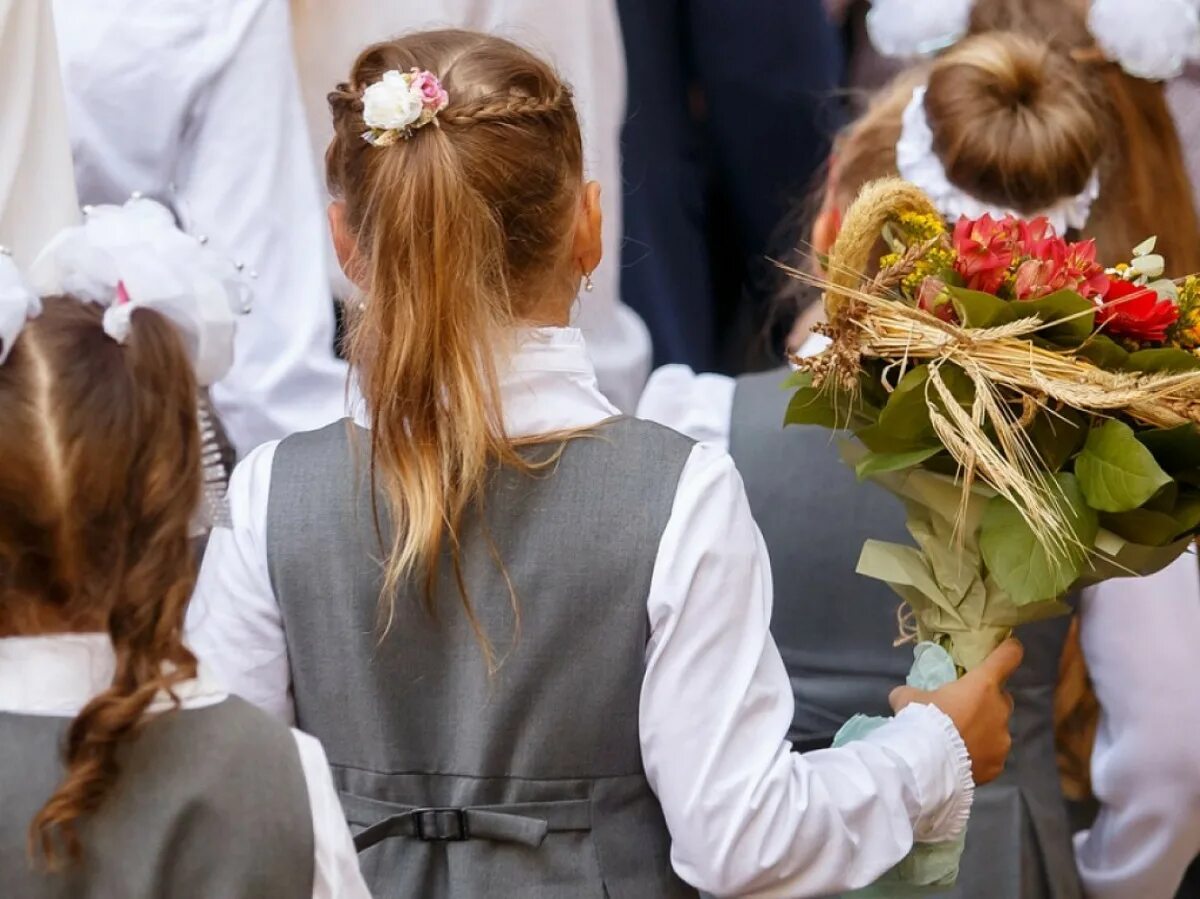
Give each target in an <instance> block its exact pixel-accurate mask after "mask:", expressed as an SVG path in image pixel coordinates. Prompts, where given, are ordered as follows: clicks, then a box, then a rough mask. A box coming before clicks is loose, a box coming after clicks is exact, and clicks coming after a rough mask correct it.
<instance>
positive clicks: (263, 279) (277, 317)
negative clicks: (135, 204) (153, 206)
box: [55, 0, 346, 454]
mask: <svg viewBox="0 0 1200 899" xmlns="http://www.w3.org/2000/svg"><path fill="white" fill-rule="evenodd" d="M55 13H56V19H57V22H56V24H57V28H58V35H59V50H60V53H61V58H62V66H63V81H64V84H65V86H66V91H67V99H68V120H69V123H70V128H71V143H72V148H73V151H74V156H75V172H76V177H77V181H78V185H79V196H80V200H81V201H82V202H84V203H101V202H117V203H120V202H123V201H124V200H126V199H127V198H128V197H129V194H130V193H131V192H132V191H135V190H139V191H142V192H143V193H145V194H146V195H147V196H150V197H153V198H155V199H158V200H161V201H163V202H164V203H166V204H167V205H168V206H171V207H172V208H174V209H175V210H176V212H177V214H178V215H179V217H180V218H181V220H182V223H183V226H184V228H185V229H186V230H188V231H189V232H191V233H193V234H198V235H199V234H202V235H205V236H207V237H208V238H209V240H210V241H211V242H212V244H213V246H215V247H216V248H217V249H219V250H221V251H222V252H223V253H225V254H226V255H228V256H229V257H230V258H232V259H234V260H237V261H241V262H244V263H245V265H246V266H247V268H248V269H250V270H253V271H255V272H256V273H257V275H258V277H257V278H256V279H255V280H254V281H253V287H254V310H253V312H251V314H250V315H248V316H246V317H244V318H243V319H241V320H240V321H239V322H238V336H237V346H236V355H235V360H234V365H233V369H232V370H231V371H230V372H229V374H228V375H227V376H226V377H225V378H224V379H223V380H222V381H220V382H219V383H218V384H217V385H215V386H214V387H213V390H212V396H213V401H214V403H215V404H216V407H217V410H218V412H219V413H220V415H221V419H222V422H223V423H224V425H225V428H226V430H227V431H228V433H229V436H230V438H231V439H232V441H233V443H234V446H235V447H236V448H237V450H238V452H239V453H241V454H245V453H246V452H248V451H249V450H251V449H253V448H254V447H255V446H257V445H258V444H260V443H262V442H264V441H266V440H272V439H276V438H279V437H283V436H285V435H287V434H290V433H292V432H293V431H298V430H305V429H308V428H316V427H320V426H322V425H324V424H327V423H328V422H330V421H333V420H335V419H337V418H339V417H340V416H341V415H342V414H343V411H344V406H345V388H346V366H345V365H344V364H343V363H341V362H339V361H338V360H337V359H336V358H335V356H334V351H333V341H334V322H333V305H332V300H331V297H330V293H329V278H328V271H327V268H326V265H325V257H324V256H323V248H324V245H325V243H324V242H325V218H324V207H323V203H322V196H323V195H322V194H321V193H320V191H319V187H318V184H317V182H316V178H315V176H314V173H313V171H314V170H313V161H312V158H311V155H310V154H311V147H310V144H309V142H308V139H307V132H306V131H305V122H304V112H303V108H302V106H301V103H300V96H299V89H298V87H297V80H296V71H295V65H294V62H293V59H292V51H291V40H290V35H291V30H290V20H289V17H288V7H287V2H286V0H173V2H171V3H146V2H141V0H105V2H103V3H97V2H95V0H55Z"/></svg>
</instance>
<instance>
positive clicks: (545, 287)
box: [326, 31, 583, 614]
mask: <svg viewBox="0 0 1200 899" xmlns="http://www.w3.org/2000/svg"><path fill="white" fill-rule="evenodd" d="M413 70H418V71H420V72H429V73H432V75H434V76H436V77H437V78H438V79H439V80H440V83H441V86H442V87H443V88H444V90H445V91H446V96H447V98H448V103H447V105H446V106H445V108H444V109H441V110H440V112H438V114H437V116H436V118H435V119H434V120H433V121H431V122H430V123H428V124H427V125H425V126H424V127H420V128H419V129H415V130H412V131H409V132H407V134H406V135H404V136H401V137H399V139H395V140H394V141H393V142H390V143H385V142H372V141H369V140H366V139H365V135H368V134H369V132H370V127H369V126H368V124H367V122H366V121H365V120H364V93H365V92H366V91H367V90H368V88H370V87H371V86H372V85H375V84H377V83H379V82H381V81H383V80H384V77H385V73H394V74H392V76H391V77H392V78H393V79H394V78H398V77H399V76H400V75H402V74H406V73H410V72H412V71H413ZM329 102H330V108H331V110H332V114H333V119H334V132H335V133H334V138H333V142H332V143H331V144H330V146H329V149H328V151H327V153H326V170H327V177H328V182H329V187H330V191H331V193H332V194H333V196H334V197H335V198H336V199H338V200H340V201H342V202H344V204H345V209H344V221H345V224H346V226H348V228H349V230H350V231H351V232H352V233H353V236H354V244H355V247H356V253H355V258H354V260H353V261H352V262H351V263H350V264H349V274H350V275H351V276H352V278H353V280H354V281H355V282H356V283H357V284H358V285H359V286H360V287H361V288H362V291H363V294H364V299H363V303H362V306H361V309H360V311H358V312H357V313H356V314H355V316H354V318H355V321H354V323H353V324H352V327H351V330H350V335H349V354H350V358H351V362H352V363H353V365H354V366H355V368H356V370H357V374H358V381H359V385H360V387H361V390H362V393H363V397H364V400H365V402H366V406H367V410H368V412H369V414H370V417H371V444H372V466H373V467H372V471H373V472H374V474H375V477H376V480H377V482H378V483H379V485H380V487H381V488H382V490H383V494H384V497H385V499H386V501H387V504H388V507H389V510H390V512H391V514H392V516H393V520H394V521H395V525H396V527H395V535H396V536H395V539H394V541H393V544H392V546H391V552H390V553H389V555H388V561H387V572H386V581H385V588H384V593H385V595H389V596H390V593H391V588H393V587H394V586H395V585H396V584H397V583H398V581H399V579H400V578H401V577H402V576H403V575H404V574H405V573H407V572H408V571H409V570H410V569H411V568H412V567H413V565H414V564H416V563H418V562H423V563H425V564H426V565H427V566H428V568H429V572H432V571H434V570H436V565H437V560H438V555H439V548H440V547H441V545H442V542H441V541H442V538H443V532H444V531H445V530H446V528H447V527H449V529H450V531H451V532H452V533H453V532H454V531H455V530H456V529H457V527H458V524H459V521H460V519H461V516H462V514H463V512H464V510H465V509H466V508H467V506H468V505H470V503H471V502H472V501H473V500H474V499H475V498H477V496H478V495H479V493H480V491H481V490H482V485H483V483H484V479H485V475H486V472H487V468H488V466H489V465H490V464H491V463H493V462H495V461H497V460H500V461H503V462H505V463H508V464H514V465H520V464H521V462H520V459H519V458H518V457H517V455H516V454H515V451H514V449H513V446H512V444H511V442H510V441H509V440H508V439H507V438H506V436H505V435H504V431H503V420H502V415H501V411H500V407H499V395H498V388H497V373H496V364H495V361H494V358H495V355H496V354H497V353H498V352H501V351H502V349H503V347H504V342H505V340H506V332H507V331H508V329H509V328H510V326H512V325H514V324H516V323H518V322H520V321H521V320H523V319H526V318H528V317H533V316H535V315H536V313H537V311H538V310H539V308H540V307H541V306H543V305H544V304H545V303H546V302H547V300H548V299H549V298H553V297H560V296H563V295H565V296H567V297H568V302H569V297H570V296H572V295H573V292H574V286H573V284H572V279H574V285H577V284H578V278H579V273H578V271H577V270H576V268H575V266H574V264H573V260H572V257H571V252H572V234H573V231H574V222H575V216H576V213H577V210H578V209H579V205H580V201H581V197H582V191H583V149H582V140H581V136H580V128H579V122H578V119H577V117H576V112H575V107H574V103H573V101H572V96H571V91H570V89H569V88H568V87H567V86H566V85H565V84H564V83H563V82H562V81H561V80H560V78H559V77H558V76H557V75H556V74H555V72H554V71H553V69H552V68H551V67H550V66H549V65H547V64H546V63H544V62H542V61H541V60H539V59H538V58H537V57H535V56H533V55H532V54H530V53H529V52H527V51H525V50H523V49H522V48H520V47H518V46H517V45H515V44H513V43H511V42H509V41H506V40H503V39H501V38H497V37H492V36H488V35H483V34H474V33H470V32H465V31H438V32H428V33H421V34H414V35H410V36H407V37H403V38H400V39H397V40H391V41H385V42H382V43H378V44H374V45H372V46H370V47H368V48H367V49H366V50H364V51H363V52H362V54H360V56H359V57H358V59H357V61H356V62H355V63H354V66H353V70H352V71H351V73H350V77H349V80H348V81H347V82H346V83H344V84H341V85H339V86H338V88H337V90H335V91H334V92H332V93H331V94H330V95H329ZM467 610H468V614H469V613H470V606H469V603H468V604H467Z"/></svg>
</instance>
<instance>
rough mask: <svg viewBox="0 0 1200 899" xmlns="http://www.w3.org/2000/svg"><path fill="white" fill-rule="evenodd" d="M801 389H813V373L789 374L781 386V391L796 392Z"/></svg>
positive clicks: (798, 372)
mask: <svg viewBox="0 0 1200 899" xmlns="http://www.w3.org/2000/svg"><path fill="white" fill-rule="evenodd" d="M800 387H812V372H811V371H793V372H788V376H787V378H786V380H784V382H783V383H782V384H780V385H779V389H780V390H796V389H797V388H800Z"/></svg>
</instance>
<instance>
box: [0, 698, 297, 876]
mask: <svg viewBox="0 0 1200 899" xmlns="http://www.w3.org/2000/svg"><path fill="white" fill-rule="evenodd" d="M69 725H70V719H68V718H60V717H48V716H39V715H18V714H10V713H0V810H3V811H2V812H0V895H2V896H4V897H5V899H165V897H170V899H264V897H269V899H275V897H279V899H292V897H297V899H300V897H310V896H312V888H313V828H312V813H311V811H310V808H309V803H308V788H307V786H306V784H305V780H304V771H303V769H302V768H301V767H300V756H299V753H298V752H297V750H296V743H295V740H294V739H293V737H292V735H291V733H290V731H289V730H288V729H287V728H286V727H284V726H283V725H281V724H279V723H278V722H276V721H273V720H271V719H270V718H268V717H267V716H266V715H265V714H264V713H262V712H261V711H259V710H258V709H256V708H254V707H253V706H251V705H249V704H248V703H246V702H244V701H242V700H241V699H237V698H236V697H230V698H229V699H227V700H225V701H224V702H220V703H218V704H216V705H213V706H208V707H206V708H197V709H185V710H181V711H173V712H167V713H165V714H164V715H163V716H161V717H159V718H155V719H154V720H152V721H151V722H150V723H149V724H147V726H146V727H145V729H144V730H143V731H142V732H141V733H140V734H139V735H138V737H137V739H136V740H134V741H133V742H131V743H130V744H128V745H127V746H125V747H123V748H122V750H121V751H120V755H119V764H120V769H121V773H120V775H119V776H118V778H117V780H116V783H115V785H114V787H113V789H112V791H111V792H110V793H109V794H108V795H107V797H106V798H105V799H104V802H103V804H102V805H101V806H100V808H99V809H98V810H97V811H96V812H95V813H94V814H93V815H92V816H91V817H89V818H86V819H83V823H82V824H81V827H80V829H79V835H80V839H81V842H82V846H83V856H82V858H81V860H80V861H79V862H78V863H77V864H74V865H71V866H68V867H65V868H64V869H63V870H61V871H56V872H49V873H47V872H46V871H45V870H44V868H43V867H41V866H40V863H39V865H38V866H34V865H32V864H31V862H30V860H29V857H28V855H27V854H26V838H27V835H28V830H29V824H30V822H31V821H32V820H33V817H34V815H35V814H37V812H38V810H39V809H40V808H41V807H42V805H43V804H44V803H45V802H46V800H47V799H49V798H50V795H51V794H52V793H53V792H54V790H55V788H56V787H57V786H58V783H59V781H60V780H61V778H62V774H63V769H62V752H61V749H62V744H63V740H64V738H65V735H66V732H67V728H68V726H69Z"/></svg>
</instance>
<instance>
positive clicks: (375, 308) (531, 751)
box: [189, 31, 1020, 899]
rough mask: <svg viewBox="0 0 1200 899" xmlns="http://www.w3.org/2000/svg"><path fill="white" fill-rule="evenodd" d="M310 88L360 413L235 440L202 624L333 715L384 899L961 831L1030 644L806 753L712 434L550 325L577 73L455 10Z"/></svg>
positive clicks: (827, 860)
mask: <svg viewBox="0 0 1200 899" xmlns="http://www.w3.org/2000/svg"><path fill="white" fill-rule="evenodd" d="M329 100H330V106H331V109H332V112H333V119H334V132H335V136H334V139H333V141H332V143H331V144H330V146H329V150H328V152H327V154H326V168H327V172H328V180H329V185H330V189H331V193H332V194H333V196H334V197H335V198H336V199H335V201H334V202H333V204H332V205H331V207H330V220H331V224H332V230H333V233H334V235H335V243H336V245H337V248H338V253H339V257H340V259H341V262H342V265H343V267H344V269H345V271H346V273H347V275H348V276H349V277H350V279H351V280H352V281H354V282H355V283H356V284H357V285H358V286H359V288H360V289H361V291H362V301H361V309H360V310H359V311H358V314H357V321H356V322H354V324H353V327H352V330H351V334H350V357H351V362H352V365H353V367H354V369H355V374H356V378H357V381H358V384H359V385H360V387H361V390H362V395H363V397H364V399H365V409H364V410H363V414H362V415H361V416H360V417H359V420H358V421H357V422H356V423H351V422H345V423H342V424H339V425H336V426H332V427H329V428H326V429H324V430H321V431H316V432H312V433H307V434H298V435H295V436H293V437H291V438H288V439H286V440H284V441H282V442H280V443H277V444H267V445H265V446H264V447H262V448H260V449H259V450H257V451H256V452H255V453H253V454H251V455H250V456H249V457H248V458H247V459H246V460H245V461H243V462H242V464H241V466H240V467H239V468H238V470H237V471H236V472H235V473H234V475H233V478H232V481H231V484H230V491H229V500H230V518H231V522H232V527H231V528H229V529H223V528H217V529H215V530H214V532H213V535H212V538H211V542H210V544H209V548H208V553H207V555H206V557H205V560H204V567H203V570H202V572H201V576H200V583H199V585H198V588H197V596H196V600H195V603H194V604H193V606H192V608H191V610H190V612H189V637H190V640H191V644H192V645H193V646H194V647H195V648H196V650H197V652H198V653H199V654H200V656H201V657H202V658H203V659H205V660H206V661H209V662H211V663H213V664H214V665H215V666H216V667H217V668H218V669H219V670H220V671H221V672H222V673H223V674H224V675H225V676H226V677H227V678H228V679H229V680H231V682H232V684H233V686H234V689H235V690H237V691H238V692H239V693H241V694H242V695H244V696H246V697H248V698H250V699H252V700H253V701H255V702H257V703H258V704H260V705H262V706H263V707H265V708H267V709H269V710H271V711H272V712H274V713H275V714H277V715H278V716H280V717H281V718H283V719H285V720H288V721H295V723H296V724H297V725H298V726H300V727H302V728H303V729H304V730H306V731H308V732H310V733H312V734H314V735H316V736H318V737H320V739H321V740H322V742H323V743H324V744H325V748H326V751H327V752H328V753H329V759H330V763H331V765H332V767H333V772H334V778H335V780H336V781H337V784H338V788H339V790H340V792H341V799H342V802H343V805H344V807H345V809H346V814H347V816H348V818H349V820H350V823H351V825H352V826H353V827H354V829H355V830H356V831H357V836H356V842H357V845H358V846H359V848H360V850H361V851H362V856H361V858H362V864H363V868H364V871H365V873H366V875H367V880H368V882H369V883H370V884H371V886H372V888H373V889H374V891H375V894H376V896H378V897H380V899H393V897H412V896H421V897H429V899H438V897H450V896H453V897H458V896H497V897H500V896H511V897H522V899H560V897H561V899H566V897H572V899H573V897H581V896H596V897H599V896H611V897H614V899H619V897H629V899H653V897H668V896H670V897H675V896H679V897H682V896H696V895H697V890H704V891H707V892H709V893H713V894H717V895H743V894H755V893H758V894H770V895H788V896H813V895H827V894H829V893H835V892H840V891H842V890H845V889H851V888H854V887H858V886H862V885H864V884H866V883H868V882H870V881H871V880H873V879H875V878H876V877H877V876H878V875H879V874H881V873H882V872H883V871H884V870H886V869H887V868H888V867H890V866H891V865H892V864H894V863H895V862H897V861H898V860H899V859H900V858H902V857H903V856H904V854H905V853H906V852H907V851H908V850H909V848H910V846H911V845H912V843H913V841H914V839H942V838H951V837H953V836H954V835H955V834H957V833H959V832H961V830H962V826H963V823H964V821H965V818H966V815H967V814H968V812H969V808H970V802H971V799H970V797H971V795H972V790H973V786H972V784H973V780H974V779H978V780H979V781H980V782H982V781H986V780H987V779H989V778H990V777H991V776H993V775H994V774H995V773H996V772H997V771H998V769H999V767H1000V764H1001V763H1002V759H1003V757H1004V753H1005V750H1006V745H1007V741H1008V737H1007V733H1006V732H1005V728H1004V724H1005V721H1006V716H1007V713H1008V702H1007V700H1006V699H1005V697H1004V696H1003V695H1002V692H1001V684H1002V682H1003V681H1004V680H1005V679H1006V677H1007V675H1008V674H1009V673H1010V672H1011V670H1012V669H1013V668H1014V667H1015V666H1016V664H1017V663H1018V661H1019V658H1020V647H1019V646H1018V645H1017V644H1015V643H1008V644H1005V645H1004V646H1003V647H1001V648H1000V649H999V650H997V652H996V654H995V655H994V656H993V657H992V658H991V659H990V660H989V661H988V663H986V664H985V666H984V669H983V672H982V676H976V675H974V674H973V675H969V676H968V677H967V678H965V679H964V680H963V681H960V682H959V683H958V684H957V685H955V686H953V687H950V688H948V689H947V691H939V692H937V693H933V694H914V693H913V692H911V691H905V690H901V691H900V692H899V693H898V694H897V697H896V699H897V705H898V706H899V705H903V704H905V703H908V705H907V706H906V707H904V708H903V709H902V710H901V711H900V712H899V714H898V715H897V716H896V719H895V721H893V722H891V723H890V724H888V725H887V726H886V727H885V728H883V729H881V730H880V731H878V732H877V735H875V736H873V737H872V738H871V739H870V740H868V741H865V742H863V743H860V744H857V745H855V746H853V747H847V748H845V749H841V750H836V751H832V752H828V753H822V754H820V755H816V756H812V757H808V756H804V755H800V754H797V753H795V752H793V751H792V747H791V745H790V744H788V743H787V742H786V739H785V738H786V733H787V728H788V723H789V722H790V720H791V718H792V693H791V690H790V688H789V686H788V683H787V677H786V674H785V672H784V668H783V665H782V664H781V662H780V658H779V653H778V650H777V649H776V647H775V644H774V642H773V641H772V640H771V638H770V634H769V629H768V622H769V619H770V609H771V589H772V581H771V577H770V574H769V570H770V568H769V561H768V560H767V558H766V554H765V548H764V547H763V544H762V540H761V538H760V536H759V532H758V529H757V527H756V526H755V524H754V521H753V519H752V518H751V516H750V510H749V507H748V505H747V502H746V496H745V493H744V492H743V489H742V485H741V481H740V479H739V478H738V475H737V472H736V471H735V470H734V468H733V464H732V462H731V461H730V459H729V457H728V456H727V455H726V454H725V453H724V452H721V451H719V450H713V449H712V448H709V447H704V446H698V445H696V444H694V443H693V442H692V441H691V440H689V439H687V438H685V437H683V436H681V435H679V434H676V433H674V432H672V431H669V430H667V429H665V428H662V427H660V426H658V425H655V424H651V423H649V422H642V421H637V420H635V419H630V418H624V417H621V416H620V415H619V414H618V413H617V410H616V409H615V408H614V407H613V406H612V405H611V404H610V403H609V402H608V401H606V400H605V399H604V397H603V396H602V395H601V394H600V393H599V392H598V390H597V387H596V379H595V374H594V370H593V367H592V365H591V363H590V362H589V360H588V357H587V352H586V348H585V346H584V344H583V342H582V340H581V338H580V335H579V333H578V332H577V331H574V330H572V329H570V328H568V327H567V323H568V320H569V315H570V309H571V305H572V303H573V302H574V301H575V298H576V294H577V293H578V292H579V289H580V286H581V284H586V282H587V280H588V278H589V277H590V273H591V272H592V271H593V270H594V268H595V267H596V265H597V264H598V263H599V261H600V256H601V245H600V240H599V234H600V233H601V214H600V207H599V186H598V185H597V184H595V183H589V182H587V181H586V180H585V179H584V174H583V148H582V143H581V139H580V130H579V122H578V119H577V116H576V113H575V107H574V101H573V99H572V94H571V90H570V88H569V87H568V86H567V85H566V84H564V83H563V82H562V80H561V79H560V78H559V77H558V76H557V75H556V74H555V72H554V71H553V70H552V69H551V68H550V67H549V66H548V65H546V64H545V63H544V62H542V61H541V60H539V59H537V58H536V57H534V56H532V55H531V54H529V53H528V52H527V51H525V50H522V49H521V48H519V47H517V46H516V45H514V44H512V43H510V42H508V41H505V40H502V39H499V38H496V37H491V36H487V35H481V34H472V33H469V32H462V31H441V32H427V33H421V34H414V35H410V36H407V37H404V38H401V39H398V40H394V41H385V42H383V43H379V44H375V45H373V46H370V47H368V48H367V49H366V50H364V51H363V52H362V54H361V55H360V56H359V57H358V60H357V61H356V63H355V65H354V67H353V69H352V71H351V73H350V77H349V79H348V80H347V81H346V82H345V83H344V84H341V85H339V86H338V88H337V89H336V90H334V91H333V92H332V93H331V94H330V97H329ZM972 772H973V774H972Z"/></svg>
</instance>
